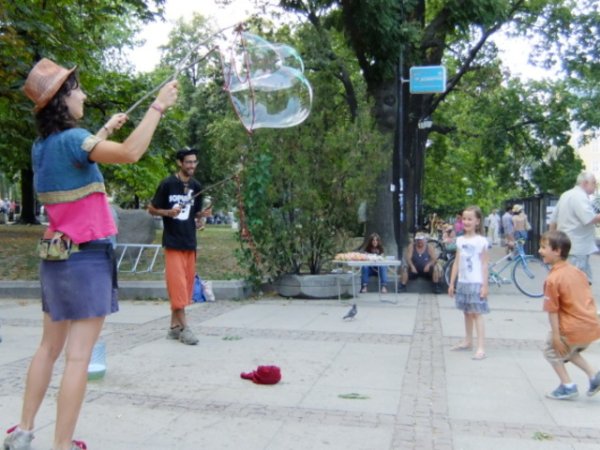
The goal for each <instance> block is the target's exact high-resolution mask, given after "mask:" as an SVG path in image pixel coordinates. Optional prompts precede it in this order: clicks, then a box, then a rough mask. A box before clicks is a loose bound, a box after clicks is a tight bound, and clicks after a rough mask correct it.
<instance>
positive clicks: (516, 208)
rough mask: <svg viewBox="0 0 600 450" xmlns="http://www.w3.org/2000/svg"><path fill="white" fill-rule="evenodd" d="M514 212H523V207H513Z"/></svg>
mask: <svg viewBox="0 0 600 450" xmlns="http://www.w3.org/2000/svg"><path fill="white" fill-rule="evenodd" d="M512 210H513V212H515V213H520V212H521V211H523V207H522V206H521V205H515V206H513V209H512Z"/></svg>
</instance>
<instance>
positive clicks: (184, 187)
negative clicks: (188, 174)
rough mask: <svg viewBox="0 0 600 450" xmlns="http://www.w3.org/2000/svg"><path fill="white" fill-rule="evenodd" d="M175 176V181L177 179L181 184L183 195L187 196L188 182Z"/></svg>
mask: <svg viewBox="0 0 600 450" xmlns="http://www.w3.org/2000/svg"><path fill="white" fill-rule="evenodd" d="M175 176H176V177H177V179H178V180H179V181H181V183H182V184H183V193H184V194H186V195H187V193H188V192H189V190H190V189H189V187H188V186H189V183H190V180H189V179H188V181H183V180H182V179H181V177H180V176H179V174H178V173H176V174H175Z"/></svg>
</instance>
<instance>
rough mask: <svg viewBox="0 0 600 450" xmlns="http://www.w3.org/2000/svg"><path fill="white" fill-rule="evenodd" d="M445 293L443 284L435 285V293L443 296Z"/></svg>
mask: <svg viewBox="0 0 600 450" xmlns="http://www.w3.org/2000/svg"><path fill="white" fill-rule="evenodd" d="M442 292H443V290H442V285H441V283H433V293H434V294H441V293H442Z"/></svg>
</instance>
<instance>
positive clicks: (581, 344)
mask: <svg viewBox="0 0 600 450" xmlns="http://www.w3.org/2000/svg"><path fill="white" fill-rule="evenodd" d="M570 249H571V241H570V239H569V237H568V236H567V235H566V234H565V233H563V232H562V231H549V232H547V233H544V235H543V236H542V238H541V240H540V250H539V253H540V255H541V257H542V259H543V260H544V262H545V263H546V264H549V265H550V266H552V268H551V269H550V273H549V275H548V277H547V278H546V283H545V285H544V311H546V312H548V318H549V319H550V327H551V329H552V330H551V332H550V335H549V336H548V341H547V342H546V348H545V350H544V356H545V357H546V359H547V360H548V362H549V363H550V364H551V365H552V368H553V369H554V370H555V371H556V374H557V375H558V377H559V378H560V383H561V384H560V385H559V386H558V387H557V388H556V389H555V390H554V391H552V392H550V393H549V394H547V395H546V396H547V397H548V398H553V399H556V400H568V399H572V398H575V397H577V396H578V395H579V393H578V391H577V385H576V384H575V383H573V382H572V381H571V378H570V377H569V374H568V372H567V369H566V368H565V363H567V362H569V361H570V362H572V363H573V364H575V365H576V366H577V367H579V368H580V369H581V370H583V371H584V372H585V373H586V374H587V376H588V377H589V379H590V388H589V390H588V391H587V395H588V396H592V395H594V394H596V393H597V392H598V391H600V372H598V371H597V370H596V369H595V368H592V366H590V364H589V363H588V362H587V361H586V360H585V359H584V358H583V356H581V352H583V351H584V350H585V349H586V348H587V347H588V346H589V345H590V344H591V343H592V342H593V341H595V340H596V339H598V338H600V322H599V321H598V316H597V314H596V303H595V302H594V298H593V297H592V290H591V288H590V284H589V283H588V280H587V277H586V275H585V273H583V272H582V271H581V270H579V269H577V268H576V267H575V266H573V265H571V264H570V263H568V262H567V261H566V259H567V256H568V255H569V250H570Z"/></svg>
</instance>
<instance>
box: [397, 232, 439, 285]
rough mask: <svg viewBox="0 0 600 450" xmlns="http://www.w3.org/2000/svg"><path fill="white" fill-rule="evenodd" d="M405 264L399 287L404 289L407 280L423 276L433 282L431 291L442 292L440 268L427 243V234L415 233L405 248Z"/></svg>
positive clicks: (433, 251)
mask: <svg viewBox="0 0 600 450" xmlns="http://www.w3.org/2000/svg"><path fill="white" fill-rule="evenodd" d="M405 262H406V265H405V266H404V267H403V268H402V275H401V283H402V285H401V289H405V287H406V283H407V282H408V280H409V279H410V280H415V279H417V278H418V277H425V278H428V279H430V280H431V281H432V282H433V292H434V293H436V294H441V293H442V286H441V283H440V280H441V278H442V268H441V267H440V264H438V257H437V255H436V253H435V249H434V248H433V245H428V244H427V236H425V235H424V234H422V233H417V234H416V235H415V239H414V241H413V242H412V243H411V244H409V246H408V248H407V249H406V257H405Z"/></svg>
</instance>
